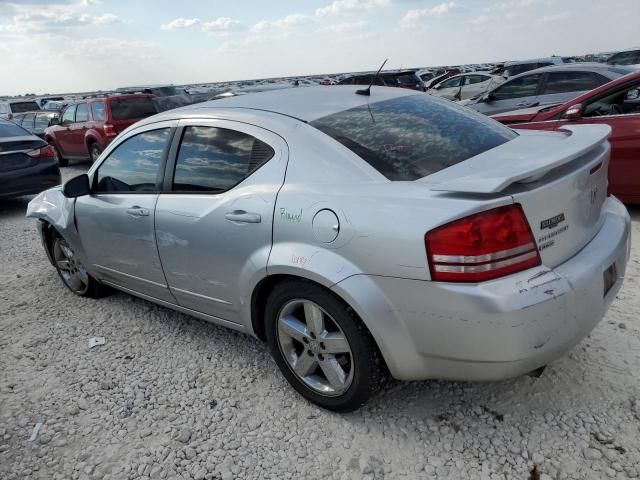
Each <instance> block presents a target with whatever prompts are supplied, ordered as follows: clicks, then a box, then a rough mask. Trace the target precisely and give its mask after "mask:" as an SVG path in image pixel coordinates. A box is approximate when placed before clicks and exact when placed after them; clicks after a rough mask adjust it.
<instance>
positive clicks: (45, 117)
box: [35, 113, 55, 130]
mask: <svg viewBox="0 0 640 480" xmlns="http://www.w3.org/2000/svg"><path fill="white" fill-rule="evenodd" d="M54 116H55V113H39V114H38V115H36V124H35V129H36V130H44V129H45V128H47V127H48V126H49V122H50V121H51V119H52V118H53V117H54Z"/></svg>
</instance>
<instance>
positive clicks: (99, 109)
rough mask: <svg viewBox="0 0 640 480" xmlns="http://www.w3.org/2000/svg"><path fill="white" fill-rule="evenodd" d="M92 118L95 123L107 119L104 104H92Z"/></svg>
mask: <svg viewBox="0 0 640 480" xmlns="http://www.w3.org/2000/svg"><path fill="white" fill-rule="evenodd" d="M91 118H93V121H94V122H100V121H102V120H104V119H105V116H104V102H93V103H92V104H91Z"/></svg>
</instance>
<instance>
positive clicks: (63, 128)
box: [55, 104, 76, 155]
mask: <svg viewBox="0 0 640 480" xmlns="http://www.w3.org/2000/svg"><path fill="white" fill-rule="evenodd" d="M75 121H76V105H75V104H73V105H69V106H68V107H67V108H65V110H64V112H62V117H61V120H60V125H58V126H57V127H56V129H55V140H56V145H57V147H58V148H59V149H60V153H61V154H62V155H73V153H72V152H73V139H72V136H71V135H72V133H71V125H72V124H73V122H75Z"/></svg>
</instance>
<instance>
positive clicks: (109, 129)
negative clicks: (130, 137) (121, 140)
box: [102, 123, 117, 137]
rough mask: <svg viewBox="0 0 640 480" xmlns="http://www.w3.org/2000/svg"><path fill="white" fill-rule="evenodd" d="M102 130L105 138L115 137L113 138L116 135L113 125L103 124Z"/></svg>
mask: <svg viewBox="0 0 640 480" xmlns="http://www.w3.org/2000/svg"><path fill="white" fill-rule="evenodd" d="M102 129H103V130H104V134H105V135H106V136H107V137H115V136H116V135H117V134H116V129H115V127H114V126H113V125H110V124H108V123H105V124H104V125H103V126H102Z"/></svg>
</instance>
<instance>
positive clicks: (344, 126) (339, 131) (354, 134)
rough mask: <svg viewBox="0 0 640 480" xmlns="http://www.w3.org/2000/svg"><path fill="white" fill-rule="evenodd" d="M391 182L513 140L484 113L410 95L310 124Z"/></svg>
mask: <svg viewBox="0 0 640 480" xmlns="http://www.w3.org/2000/svg"><path fill="white" fill-rule="evenodd" d="M311 125H312V126H314V127H315V128H317V129H319V130H321V131H322V132H324V133H326V134H327V135H329V136H330V137H332V138H334V139H335V140H337V141H338V142H340V143H341V144H343V145H344V146H345V147H347V148H348V149H350V150H351V151H353V152H354V153H355V154H356V155H358V156H359V157H361V158H362V159H363V160H365V161H366V162H367V163H369V164H370V165H371V166H372V167H373V168H375V169H376V170H378V172H380V173H381V174H382V175H384V176H385V177H387V178H388V179H389V180H417V179H419V178H422V177H425V176H427V175H431V174H433V173H436V172H439V171H440V170H443V169H445V168H447V167H450V166H452V165H455V164H457V163H460V162H462V161H464V160H466V159H468V158H471V157H473V156H475V155H478V154H480V153H483V152H485V151H487V150H490V149H492V148H494V147H497V146H498V145H502V144H503V143H506V142H508V141H509V140H511V139H513V138H515V137H516V136H517V134H516V133H515V132H514V131H513V130H511V129H509V128H507V127H505V126H503V125H502V124H500V123H498V122H496V121H495V120H492V119H490V118H488V117H485V116H484V115H482V114H480V113H477V112H475V111H474V110H471V109H467V108H464V107H460V106H458V105H455V104H454V103H452V102H449V101H448V100H442V99H439V98H435V97H433V96H431V95H409V96H403V97H399V98H394V99H392V100H386V101H383V102H377V103H372V104H369V105H368V106H367V105H364V106H361V107H356V108H352V109H350V110H344V111H342V112H339V113H335V114H332V115H329V116H327V117H323V118H320V119H318V120H314V121H312V122H311Z"/></svg>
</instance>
